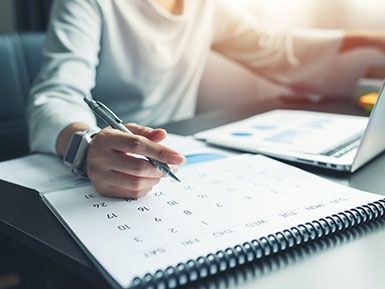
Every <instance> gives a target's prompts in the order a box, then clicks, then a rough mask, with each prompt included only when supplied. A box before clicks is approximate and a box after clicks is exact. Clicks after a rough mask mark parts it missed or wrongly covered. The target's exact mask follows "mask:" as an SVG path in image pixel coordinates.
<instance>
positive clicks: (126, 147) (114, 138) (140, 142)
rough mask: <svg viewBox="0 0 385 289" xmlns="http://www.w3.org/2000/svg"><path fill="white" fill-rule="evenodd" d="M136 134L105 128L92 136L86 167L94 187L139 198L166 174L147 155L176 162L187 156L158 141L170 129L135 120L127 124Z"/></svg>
mask: <svg viewBox="0 0 385 289" xmlns="http://www.w3.org/2000/svg"><path fill="white" fill-rule="evenodd" d="M125 126H126V127H127V128H128V129H129V130H130V131H131V132H132V133H133V134H127V133H123V132H121V131H119V130H116V129H112V128H110V127H109V128H105V129H103V130H101V131H100V132H99V133H98V134H96V135H95V136H94V137H93V140H92V142H91V144H90V147H89V149H88V154H87V160H86V171H87V174H88V177H89V178H90V179H91V181H92V183H93V185H94V187H95V189H96V190H97V191H98V192H99V193H101V194H103V195H105V196H110V197H118V198H139V197H141V196H143V195H145V194H146V193H148V192H149V191H151V189H152V187H153V186H154V185H156V184H157V183H158V182H159V180H160V178H162V177H164V176H165V175H164V174H163V173H161V172H160V171H159V170H158V169H157V168H155V167H154V166H153V165H152V164H151V163H150V162H149V161H147V160H146V159H144V158H141V157H138V156H134V155H139V156H146V157H150V158H153V159H156V160H158V161H161V162H164V163H167V164H171V165H177V164H183V163H184V162H185V158H184V157H183V156H182V155H180V154H179V153H177V152H176V151H174V150H172V149H170V148H168V147H165V146H163V145H160V144H158V142H160V141H162V140H163V139H164V138H165V137H166V135H167V133H166V132H165V131H164V130H162V129H151V128H148V127H142V126H139V125H136V124H126V125H125Z"/></svg>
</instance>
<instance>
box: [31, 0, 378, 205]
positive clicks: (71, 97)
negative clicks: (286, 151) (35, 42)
mask: <svg viewBox="0 0 385 289" xmlns="http://www.w3.org/2000/svg"><path fill="white" fill-rule="evenodd" d="M384 39H385V36H384V33H383V32H382V31H380V32H370V33H369V32H366V31H363V32H354V31H353V32H344V31H340V30H335V31H331V30H330V31H321V30H284V29H278V28H274V27H271V26H270V25H267V24H266V23H262V22H260V21H258V20H257V19H255V18H253V17H251V16H248V15H246V14H245V13H244V12H240V11H237V10H235V9H234V8H233V7H231V6H229V4H226V2H224V1H221V0H184V1H183V0H82V1H79V0H57V1H56V2H55V4H54V6H53V10H52V18H51V24H50V28H49V31H48V35H47V41H46V46H45V49H44V51H43V56H44V62H43V65H42V69H41V72H40V74H39V76H38V78H37V80H36V82H35V85H34V87H33V88H32V90H31V101H30V106H29V112H30V113H29V115H30V140H31V148H32V150H33V151H41V152H49V153H55V154H58V155H59V156H61V157H62V156H63V155H64V154H65V152H66V149H67V147H68V146H69V143H70V139H71V136H72V135H74V133H76V132H84V133H80V134H81V135H82V137H84V139H88V140H90V137H91V135H92V141H91V142H89V147H88V150H84V151H83V152H82V153H81V155H82V156H83V155H84V157H83V160H84V163H85V165H84V166H82V167H81V169H80V170H79V171H80V172H81V171H83V172H84V173H86V174H87V175H88V176H89V178H90V179H91V180H92V182H93V184H94V186H95V188H96V190H97V191H99V192H100V193H102V194H104V195H107V196H114V197H133V198H137V197H140V196H143V195H144V194H146V193H147V192H149V191H150V190H151V188H152V187H153V186H154V185H155V184H157V183H158V182H159V179H160V178H161V177H162V176H163V175H162V174H161V173H160V172H159V171H158V170H157V169H155V168H154V167H153V166H152V165H151V164H149V163H148V162H147V161H146V160H143V159H140V158H135V157H134V156H132V154H140V155H145V156H148V157H151V158H154V159H157V160H159V161H162V162H165V163H168V164H171V165H177V164H181V163H183V162H184V161H185V160H184V157H183V156H181V155H180V154H178V153H177V152H175V151H173V150H171V149H170V148H167V147H164V146H162V145H160V144H158V142H159V141H161V140H163V139H164V138H165V137H166V132H165V131H163V130H159V129H155V130H153V129H151V128H148V127H142V126H139V125H136V124H127V125H126V126H127V128H129V129H130V130H131V131H132V132H133V133H134V135H128V134H124V133H122V132H120V131H117V130H113V129H111V128H105V129H103V130H101V131H100V132H98V133H95V132H93V131H92V132H89V131H88V130H90V129H95V128H97V127H98V125H97V122H96V119H95V116H94V115H93V114H92V112H91V111H90V110H89V109H88V107H87V106H86V104H85V103H83V100H82V98H83V97H85V96H87V97H91V90H92V89H94V88H95V91H98V95H99V96H98V97H99V98H98V99H99V100H101V101H103V102H104V103H105V104H107V105H108V106H109V107H110V108H111V109H112V110H113V111H115V112H116V113H117V114H118V115H119V116H120V117H121V118H122V119H124V120H126V121H130V122H137V123H141V124H146V125H158V124H161V123H165V122H168V121H173V120H178V119H182V118H187V117H191V116H192V115H193V113H194V111H195V104H196V96H197V90H198V86H199V82H200V78H201V76H202V72H203V69H204V67H205V63H206V59H207V56H208V54H209V51H210V49H213V50H215V51H217V52H219V53H222V54H223V55H225V56H227V57H230V58H232V59H233V60H235V61H237V62H239V63H241V64H243V65H244V66H246V67H248V68H250V69H251V70H253V71H255V72H256V73H258V74H260V75H263V76H264V77H266V78H269V79H270V80H272V81H275V82H277V83H281V84H285V85H288V86H291V87H292V88H294V89H295V88H300V89H301V90H302V91H303V90H307V91H313V92H314V91H317V89H319V88H320V87H321V86H322V84H323V80H324V77H325V75H326V73H327V71H328V68H329V66H330V65H331V64H332V63H333V62H334V60H335V58H336V57H337V55H338V54H339V53H343V52H345V51H348V50H351V49H355V48H359V47H369V46H371V47H376V48H378V49H381V50H385V40H384ZM132 86H134V87H135V88H136V89H135V91H134V92H132V91H131V92H129V91H128V87H132ZM111 87H112V88H114V95H109V94H107V93H103V91H111ZM107 88H108V89H107Z"/></svg>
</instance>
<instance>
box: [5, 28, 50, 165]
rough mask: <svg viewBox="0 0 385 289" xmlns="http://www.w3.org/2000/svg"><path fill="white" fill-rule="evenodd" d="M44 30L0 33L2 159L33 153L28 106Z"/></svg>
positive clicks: (39, 59) (37, 68) (39, 60)
mask: <svg viewBox="0 0 385 289" xmlns="http://www.w3.org/2000/svg"><path fill="white" fill-rule="evenodd" d="M44 39H45V36H44V33H26V34H17V33H14V34H2V35H0V159H6V158H11V157H16V156H21V155H25V154H27V153H29V146H28V129H27V123H26V117H25V108H26V102H27V97H28V91H29V89H30V87H31V84H32V82H33V79H34V78H35V76H36V74H37V72H38V71H39V68H40V62H41V49H42V46H43V43H44Z"/></svg>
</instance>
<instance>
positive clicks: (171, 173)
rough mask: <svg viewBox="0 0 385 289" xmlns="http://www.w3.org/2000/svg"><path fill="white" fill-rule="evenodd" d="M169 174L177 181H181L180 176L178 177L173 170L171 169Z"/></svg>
mask: <svg viewBox="0 0 385 289" xmlns="http://www.w3.org/2000/svg"><path fill="white" fill-rule="evenodd" d="M169 176H170V177H171V178H173V179H174V180H176V181H177V182H179V183H180V182H181V181H180V180H179V179H178V178H177V176H176V175H175V174H174V173H173V172H172V171H170V172H169Z"/></svg>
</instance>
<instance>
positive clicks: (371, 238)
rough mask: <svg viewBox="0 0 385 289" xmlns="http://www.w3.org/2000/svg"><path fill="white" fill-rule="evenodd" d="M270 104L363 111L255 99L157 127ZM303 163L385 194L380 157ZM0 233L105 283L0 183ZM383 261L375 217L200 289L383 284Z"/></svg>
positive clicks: (384, 233)
mask: <svg viewBox="0 0 385 289" xmlns="http://www.w3.org/2000/svg"><path fill="white" fill-rule="evenodd" d="M273 108H298V109H308V110H318V111H328V112H340V113H350V114H361V113H362V112H361V111H360V110H359V109H358V108H355V107H354V106H352V105H350V104H347V103H346V102H341V101H330V102H329V101H326V102H324V103H321V104H316V105H314V104H311V103H301V102H294V103H286V102H282V101H271V102H261V103H258V102H256V103H252V104H246V105H244V106H242V107H237V108H233V109H232V110H231V111H215V112H210V113H206V114H202V115H199V116H198V117H196V118H194V119H192V120H185V121H180V122H176V123H172V124H169V125H166V126H164V127H165V128H166V129H167V130H168V131H169V132H172V133H176V134H181V135H189V134H192V133H195V132H198V131H201V130H204V129H208V128H212V127H215V126H218V125H221V124H224V123H228V122H231V121H235V120H239V119H242V118H245V117H248V116H251V115H253V114H256V113H260V112H264V111H267V110H270V109H273ZM303 168H305V169H307V170H309V171H311V172H313V173H316V174H318V175H321V176H324V177H327V178H329V179H332V180H335V181H337V182H340V183H343V184H346V185H349V186H351V187H354V188H358V189H363V190H366V191H370V192H375V193H379V194H383V195H385V178H384V176H385V155H384V154H382V155H380V156H379V157H377V158H376V159H375V160H373V161H372V162H371V163H370V164H368V165H366V166H365V167H363V168H361V169H360V170H358V171H357V172H356V173H354V174H348V173H338V172H330V171H326V170H322V169H317V168H310V167H303ZM0 232H2V233H4V234H6V235H8V236H10V237H11V238H13V239H15V240H17V241H18V242H20V243H22V244H23V245H25V246H26V247H28V248H31V249H33V250H34V251H36V252H37V253H38V254H39V255H41V256H43V257H45V258H48V259H49V260H52V261H54V262H56V263H57V264H59V265H60V266H62V267H64V268H66V269H68V270H70V271H72V272H74V273H75V274H77V275H79V276H82V277H83V278H85V279H87V280H89V281H91V282H93V283H94V284H97V285H98V287H103V288H109V286H108V285H107V283H106V282H105V281H104V279H103V278H102V277H101V275H100V274H99V273H98V272H97V271H96V269H95V268H94V266H93V265H92V264H91V263H90V262H89V260H88V259H87V258H86V256H85V255H84V254H83V252H82V251H81V250H80V249H79V247H78V246H77V245H76V243H75V242H74V241H73V240H72V239H71V237H70V236H69V234H68V233H67V232H66V231H65V229H64V228H63V227H62V226H61V225H60V224H59V222H58V221H57V220H56V218H55V217H54V216H53V215H52V214H51V212H50V211H49V210H48V209H47V208H46V207H45V205H44V204H43V202H42V201H41V199H40V197H39V196H38V194H37V192H35V191H32V190H29V189H25V188H22V187H19V186H16V185H13V184H8V183H5V182H0ZM384 263H385V222H384V221H379V222H377V223H374V224H370V225H367V226H364V227H362V228H357V229H355V230H352V231H349V232H345V233H342V234H340V235H338V236H335V237H333V238H327V239H322V240H320V241H317V242H314V243H313V244H309V245H307V246H304V247H301V248H297V249H295V250H291V251H289V252H287V253H285V254H280V255H278V256H276V257H272V258H267V259H265V260H263V261H262V262H258V263H254V264H250V265H248V266H243V267H242V268H241V269H238V270H233V271H229V272H227V273H225V274H221V275H219V276H216V277H212V278H208V279H206V280H204V281H202V282H200V283H199V287H200V288H235V287H237V288H256V287H257V286H258V288H269V289H272V288H309V287H310V288H363V287H365V288H383V287H384V285H383V284H385V266H384ZM195 285H198V284H195ZM195 285H194V286H195ZM189 287H191V286H189Z"/></svg>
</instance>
